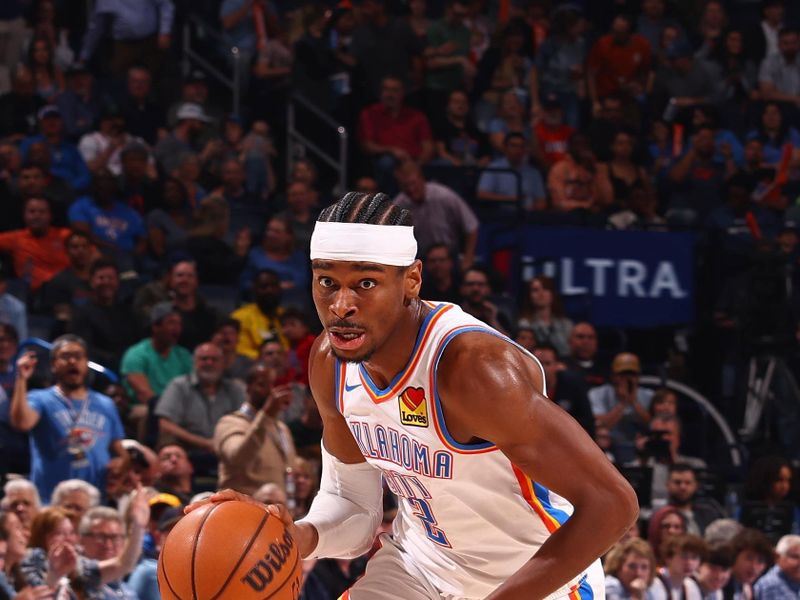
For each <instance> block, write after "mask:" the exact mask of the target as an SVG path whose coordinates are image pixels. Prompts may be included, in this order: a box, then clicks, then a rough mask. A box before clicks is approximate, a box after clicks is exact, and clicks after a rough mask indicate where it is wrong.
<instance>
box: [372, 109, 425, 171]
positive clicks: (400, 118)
mask: <svg viewBox="0 0 800 600" xmlns="http://www.w3.org/2000/svg"><path fill="white" fill-rule="evenodd" d="M359 139H360V140H361V141H362V142H372V143H374V144H378V145H380V146H394V147H395V148H402V149H403V150H405V151H406V152H407V153H408V155H409V156H410V157H411V158H413V159H415V160H416V159H418V158H419V156H420V154H422V142H424V141H431V140H433V135H432V134H431V126H430V124H429V123H428V118H427V117H426V116H425V114H424V113H422V112H420V111H418V110H416V109H414V108H411V107H408V106H403V107H402V108H401V109H400V111H399V112H398V113H397V116H392V114H391V113H390V112H389V110H388V109H387V108H386V107H385V106H383V104H381V103H380V102H378V103H377V104H373V105H372V106H368V107H367V108H365V109H364V110H362V111H361V115H360V117H359Z"/></svg>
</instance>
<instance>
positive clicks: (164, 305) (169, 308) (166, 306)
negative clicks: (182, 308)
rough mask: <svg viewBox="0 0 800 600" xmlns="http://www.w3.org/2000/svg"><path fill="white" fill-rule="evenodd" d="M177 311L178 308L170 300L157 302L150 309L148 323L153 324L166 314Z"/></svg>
mask: <svg viewBox="0 0 800 600" xmlns="http://www.w3.org/2000/svg"><path fill="white" fill-rule="evenodd" d="M177 312H178V309H176V308H175V305H174V304H173V303H172V302H159V303H158V304H156V305H155V306H154V307H153V308H151V309H150V325H155V324H156V323H158V322H160V321H161V319H163V318H164V317H166V316H167V315H171V314H173V313H177Z"/></svg>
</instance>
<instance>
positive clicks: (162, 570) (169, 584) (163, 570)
mask: <svg viewBox="0 0 800 600" xmlns="http://www.w3.org/2000/svg"><path fill="white" fill-rule="evenodd" d="M166 549H167V546H166V544H165V545H164V548H163V549H162V550H161V557H160V558H161V560H160V561H159V565H160V566H161V572H162V573H163V574H164V582H165V583H166V584H167V587H168V588H169V591H170V592H172V595H173V596H175V597H176V598H177V599H178V600H183V598H181V597H180V595H179V594H178V592H176V591H175V588H174V587H172V584H171V583H170V582H169V577H168V576H167V568H166V566H164V562H165V561H166V557H165V556H164V550H166Z"/></svg>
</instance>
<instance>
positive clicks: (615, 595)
mask: <svg viewBox="0 0 800 600" xmlns="http://www.w3.org/2000/svg"><path fill="white" fill-rule="evenodd" d="M604 566H605V572H606V599H607V600H654V598H653V596H652V593H651V592H650V591H649V588H650V585H651V584H652V583H653V578H654V577H655V573H656V559H655V556H653V550H652V549H651V548H650V545H649V544H648V543H647V542H645V541H644V540H642V539H637V538H633V539H629V540H626V541H624V542H618V543H617V545H616V546H614V547H613V548H612V549H611V550H610V551H609V553H608V554H607V555H606V559H605V565H604Z"/></svg>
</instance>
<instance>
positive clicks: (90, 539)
mask: <svg viewBox="0 0 800 600" xmlns="http://www.w3.org/2000/svg"><path fill="white" fill-rule="evenodd" d="M75 530H76V531H77V532H78V533H79V534H80V544H81V547H82V549H83V556H85V557H86V558H89V559H92V560H97V561H104V560H109V559H113V558H115V557H116V556H117V555H118V554H119V553H120V550H121V549H122V547H123V544H124V542H125V539H126V538H127V535H126V526H125V521H124V519H123V518H122V515H120V514H119V512H117V511H116V510H114V509H113V508H109V507H107V506H99V507H96V508H92V509H91V510H89V511H88V512H87V513H86V515H85V516H84V517H83V518H82V519H81V521H80V524H79V526H78V527H76V528H75ZM103 592H104V593H105V597H106V598H121V599H123V600H128V599H130V598H135V597H136V595H135V592H134V591H133V590H132V589H131V588H130V587H128V585H127V584H126V583H124V582H123V581H122V579H121V578H120V579H118V580H116V581H109V582H108V583H106V584H105V585H104V586H103Z"/></svg>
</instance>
